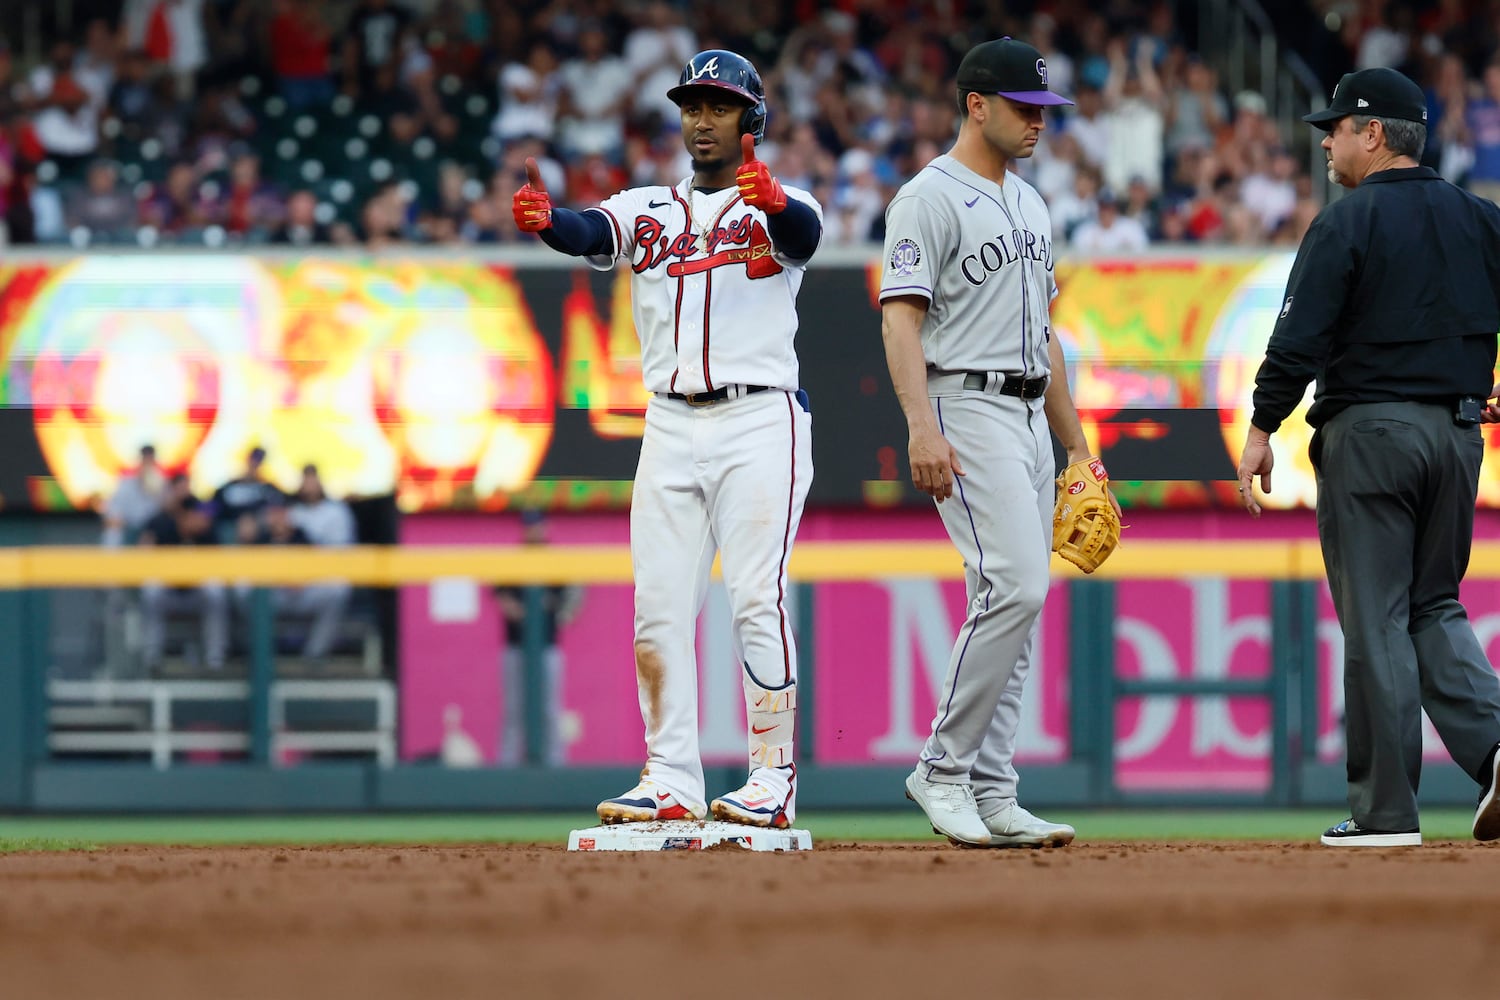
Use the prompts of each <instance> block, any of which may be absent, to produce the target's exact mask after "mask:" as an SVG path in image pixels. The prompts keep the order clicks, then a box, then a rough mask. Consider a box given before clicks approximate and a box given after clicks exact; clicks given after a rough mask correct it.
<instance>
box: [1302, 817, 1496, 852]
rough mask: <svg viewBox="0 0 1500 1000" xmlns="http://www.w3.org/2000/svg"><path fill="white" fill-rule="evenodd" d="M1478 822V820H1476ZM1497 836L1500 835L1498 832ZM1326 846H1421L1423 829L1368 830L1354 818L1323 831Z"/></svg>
mask: <svg viewBox="0 0 1500 1000" xmlns="http://www.w3.org/2000/svg"><path fill="white" fill-rule="evenodd" d="M1476 822H1477V821H1476ZM1496 836H1500V833H1497V834H1496ZM1323 846H1324V847H1421V846H1422V831H1421V830H1366V829H1364V828H1363V827H1362V826H1360V825H1359V824H1358V823H1356V822H1354V820H1352V819H1346V820H1344V821H1343V822H1342V823H1340V824H1339V825H1337V826H1330V827H1329V828H1328V829H1326V830H1324V831H1323Z"/></svg>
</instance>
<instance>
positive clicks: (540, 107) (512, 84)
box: [493, 42, 562, 144]
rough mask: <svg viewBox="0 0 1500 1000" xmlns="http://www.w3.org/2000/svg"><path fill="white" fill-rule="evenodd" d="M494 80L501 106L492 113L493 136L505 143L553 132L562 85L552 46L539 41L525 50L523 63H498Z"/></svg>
mask: <svg viewBox="0 0 1500 1000" xmlns="http://www.w3.org/2000/svg"><path fill="white" fill-rule="evenodd" d="M497 82H498V84H499V97H500V110H499V111H498V112H496V114H495V122H494V126H493V131H494V133H495V138H497V139H499V140H500V142H501V143H502V144H504V143H508V142H512V141H514V140H516V139H520V138H522V137H524V136H547V135H551V134H552V126H553V123H554V121H555V120H556V118H557V100H558V92H559V91H560V90H561V88H562V78H561V77H559V76H558V75H557V56H556V55H555V54H554V53H553V51H552V46H550V45H548V44H547V43H546V42H541V43H539V44H538V45H537V46H536V47H535V48H534V49H532V50H531V51H530V52H529V53H527V55H526V61H525V62H524V63H523V62H519V61H517V62H508V63H506V64H505V65H503V66H501V67H500V73H499V78H498V81H497Z"/></svg>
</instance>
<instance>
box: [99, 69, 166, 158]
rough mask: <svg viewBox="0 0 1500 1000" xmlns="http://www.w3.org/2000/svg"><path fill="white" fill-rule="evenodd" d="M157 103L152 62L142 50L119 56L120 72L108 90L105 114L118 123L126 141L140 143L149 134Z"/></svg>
mask: <svg viewBox="0 0 1500 1000" xmlns="http://www.w3.org/2000/svg"><path fill="white" fill-rule="evenodd" d="M155 102H156V93H155V88H154V87H153V81H152V77H151V60H150V59H149V58H148V57H147V56H146V53H145V51H144V50H142V49H131V50H130V51H129V52H126V53H125V54H124V55H123V56H121V57H120V63H119V71H118V72H117V73H116V74H115V79H114V82H113V83H112V84H110V88H109V96H108V98H106V100H105V102H104V104H105V113H106V114H108V115H111V116H113V117H114V118H115V119H116V120H117V121H118V122H119V123H120V128H121V132H122V134H124V135H125V137H126V138H128V139H130V140H132V141H134V142H139V141H140V140H141V139H142V138H144V137H145V136H146V135H149V134H150V131H151V130H150V122H149V116H150V114H151V112H152V110H153V109H154V105H155Z"/></svg>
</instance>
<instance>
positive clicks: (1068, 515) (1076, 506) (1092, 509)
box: [1052, 458, 1120, 573]
mask: <svg viewBox="0 0 1500 1000" xmlns="http://www.w3.org/2000/svg"><path fill="white" fill-rule="evenodd" d="M1119 544H1120V518H1119V515H1117V514H1116V513H1115V508H1114V505H1113V504H1111V503H1110V502H1109V473H1107V472H1105V471H1104V463H1103V462H1101V461H1099V459H1097V458H1089V459H1085V460H1084V461H1081V462H1074V463H1073V464H1072V465H1070V466H1068V467H1067V468H1066V469H1064V470H1063V471H1062V475H1060V476H1058V477H1057V506H1055V507H1054V508H1053V509H1052V551H1053V552H1056V553H1057V554H1058V555H1060V556H1062V557H1063V558H1064V559H1066V560H1067V561H1068V562H1070V563H1072V564H1073V565H1074V566H1077V567H1078V568H1079V569H1081V570H1083V571H1084V572H1085V573H1092V572H1093V571H1094V570H1096V569H1098V568H1099V567H1100V566H1102V565H1103V564H1104V560H1106V559H1108V558H1109V554H1110V553H1111V552H1113V551H1114V550H1115V546H1117V545H1119Z"/></svg>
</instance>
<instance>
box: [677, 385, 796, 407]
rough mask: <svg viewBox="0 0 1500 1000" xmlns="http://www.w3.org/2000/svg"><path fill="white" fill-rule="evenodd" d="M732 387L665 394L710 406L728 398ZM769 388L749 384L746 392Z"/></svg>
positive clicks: (698, 404)
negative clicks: (709, 390) (710, 390)
mask: <svg viewBox="0 0 1500 1000" xmlns="http://www.w3.org/2000/svg"><path fill="white" fill-rule="evenodd" d="M732 388H733V386H728V385H723V386H720V387H719V388H717V389H715V390H714V391H713V392H669V393H666V394H665V395H666V397H667V398H668V399H680V400H682V401H683V402H684V403H686V404H687V405H689V406H708V405H709V404H711V403H722V402H723V401H724V400H726V399H728V398H729V392H730V390H731V389H732ZM769 388H771V387H770V386H768V385H747V386H745V393H744V394H745V395H746V396H748V395H750V394H751V393H752V392H765V391H766V390H767V389H769Z"/></svg>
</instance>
